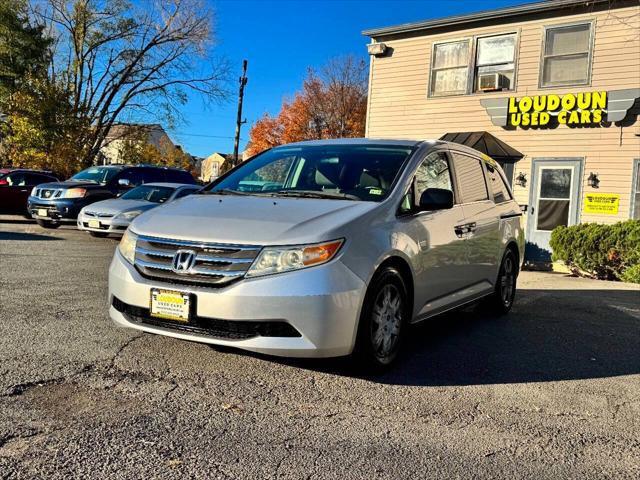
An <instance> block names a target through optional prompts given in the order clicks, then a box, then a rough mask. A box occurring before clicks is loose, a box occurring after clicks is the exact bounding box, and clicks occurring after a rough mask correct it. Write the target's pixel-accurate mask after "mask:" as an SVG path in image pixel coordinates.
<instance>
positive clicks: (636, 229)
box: [550, 220, 640, 281]
mask: <svg viewBox="0 0 640 480" xmlns="http://www.w3.org/2000/svg"><path fill="white" fill-rule="evenodd" d="M550 245H551V249H552V251H553V255H552V259H553V260H562V261H564V262H565V264H567V265H568V266H569V267H571V268H572V269H574V270H577V271H581V272H585V273H586V274H588V275H590V276H593V277H595V278H600V279H605V280H620V279H624V280H625V281H630V280H626V279H627V278H634V277H633V276H634V275H636V276H637V273H635V274H634V273H633V272H638V266H639V265H640V221H639V220H627V221H625V222H618V223H615V224H613V225H602V224H599V223H582V224H579V225H573V226H571V227H557V228H555V229H554V230H553V232H551V241H550ZM631 269H633V270H631ZM626 270H631V273H629V274H628V275H626V276H625V275H624V272H625V271H626Z"/></svg>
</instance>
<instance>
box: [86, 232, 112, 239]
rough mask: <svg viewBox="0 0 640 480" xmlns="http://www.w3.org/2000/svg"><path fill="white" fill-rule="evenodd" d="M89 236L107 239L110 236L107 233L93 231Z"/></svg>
mask: <svg viewBox="0 0 640 480" xmlns="http://www.w3.org/2000/svg"><path fill="white" fill-rule="evenodd" d="M89 235H91V236H92V237H96V238H105V237H108V236H109V234H108V233H106V232H91V231H90V232H89Z"/></svg>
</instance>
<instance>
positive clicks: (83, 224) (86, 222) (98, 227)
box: [77, 212, 132, 235]
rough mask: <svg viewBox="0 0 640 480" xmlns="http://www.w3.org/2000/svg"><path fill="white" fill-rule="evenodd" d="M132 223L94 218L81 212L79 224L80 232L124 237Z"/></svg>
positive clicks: (129, 221) (111, 218) (112, 218)
mask: <svg viewBox="0 0 640 480" xmlns="http://www.w3.org/2000/svg"><path fill="white" fill-rule="evenodd" d="M131 221H132V220H126V219H123V218H118V217H106V218H105V217H94V216H89V215H86V214H85V213H84V212H80V213H79V214H78V221H77V224H78V230H84V231H87V232H99V233H110V234H117V235H122V234H123V233H124V231H125V230H126V229H127V227H128V226H129V224H130V223H131ZM95 222H97V223H95Z"/></svg>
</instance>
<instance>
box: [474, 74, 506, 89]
mask: <svg viewBox="0 0 640 480" xmlns="http://www.w3.org/2000/svg"><path fill="white" fill-rule="evenodd" d="M509 83H510V80H509V77H507V76H506V75H503V74H501V73H483V74H482V75H479V76H478V90H480V91H482V92H495V91H497V90H505V89H508V88H509Z"/></svg>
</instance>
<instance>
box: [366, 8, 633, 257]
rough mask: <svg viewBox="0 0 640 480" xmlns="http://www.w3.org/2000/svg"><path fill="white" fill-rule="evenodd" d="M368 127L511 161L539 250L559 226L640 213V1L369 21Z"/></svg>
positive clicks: (534, 253) (376, 134) (378, 134)
mask: <svg viewBox="0 0 640 480" xmlns="http://www.w3.org/2000/svg"><path fill="white" fill-rule="evenodd" d="M364 34H365V35H366V36H368V37H370V39H371V43H370V44H369V45H368V50H369V54H370V74H369V105H368V109H367V127H366V128H367V130H366V135H367V136H368V137H373V138H382V137H384V138H426V139H437V138H444V139H447V140H451V141H455V142H458V143H463V144H466V145H469V146H472V147H474V148H477V149H479V150H482V151H484V152H485V153H488V154H490V155H492V156H493V157H494V158H496V160H498V161H499V162H500V163H501V164H502V165H503V166H504V168H505V171H506V173H507V175H508V177H509V179H510V180H511V182H512V186H513V191H514V195H515V197H516V200H517V201H518V202H519V203H520V204H521V205H523V209H525V219H526V222H527V240H528V242H529V252H528V255H529V256H530V258H533V259H536V258H540V259H544V258H545V256H546V255H547V251H548V240H549V235H550V232H551V230H552V229H553V228H554V227H555V226H557V225H571V224H575V223H579V222H606V223H612V222H616V221H620V220H625V219H628V218H640V123H639V122H638V114H639V113H640V4H639V2H638V1H637V0H634V1H625V0H618V1H616V2H610V1H609V0H589V1H584V0H579V1H578V0H550V1H545V2H538V3H531V4H525V5H519V6H515V7H509V8H504V9H500V10H489V11H481V12H477V13H473V14H470V15H462V16H456V17H448V18H443V19H436V20H428V21H424V22H415V23H409V24H403V25H398V26H392V27H384V28H376V29H371V30H367V31H365V32H364Z"/></svg>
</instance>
